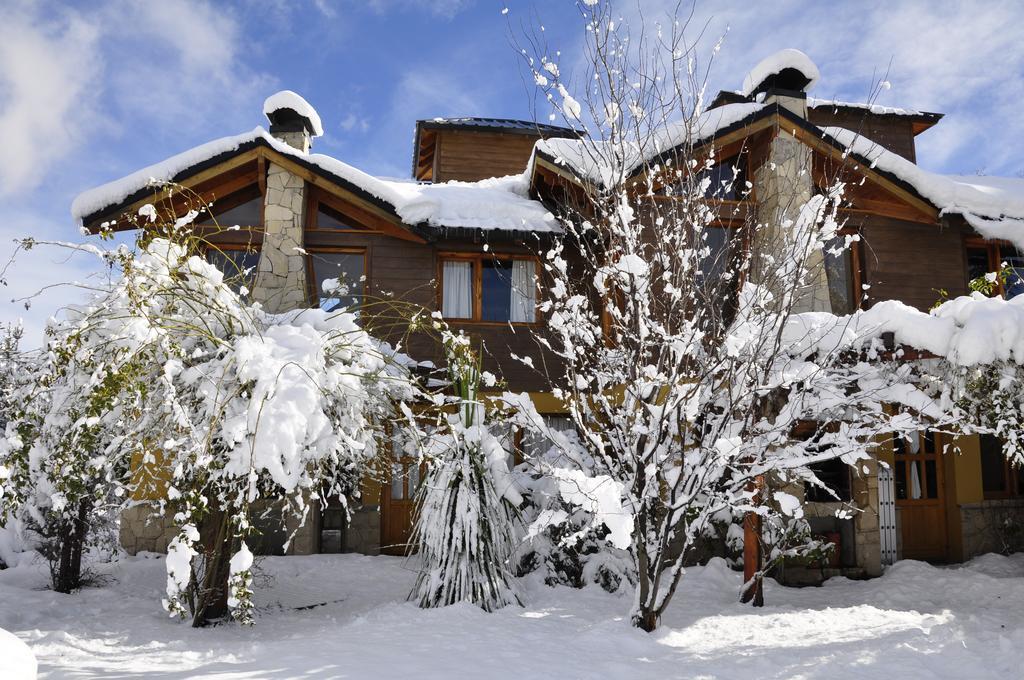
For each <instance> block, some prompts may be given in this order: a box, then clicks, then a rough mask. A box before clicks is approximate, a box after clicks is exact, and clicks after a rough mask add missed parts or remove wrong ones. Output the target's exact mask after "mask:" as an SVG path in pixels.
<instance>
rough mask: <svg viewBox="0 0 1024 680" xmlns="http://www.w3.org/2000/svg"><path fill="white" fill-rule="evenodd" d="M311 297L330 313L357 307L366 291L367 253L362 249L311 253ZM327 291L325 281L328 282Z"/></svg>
mask: <svg viewBox="0 0 1024 680" xmlns="http://www.w3.org/2000/svg"><path fill="white" fill-rule="evenodd" d="M308 271H309V281H310V284H311V287H312V290H311V291H310V299H311V300H313V301H314V302H315V304H316V305H317V306H318V307H319V308H320V309H323V310H325V311H328V312H334V311H337V310H341V309H354V308H356V307H358V306H359V303H360V301H361V300H362V298H363V295H364V292H365V290H366V253H365V252H364V251H362V250H359V251H356V250H345V251H342V250H339V251H314V252H310V254H309V269H308ZM328 282H329V285H328V286H327V290H324V283H328Z"/></svg>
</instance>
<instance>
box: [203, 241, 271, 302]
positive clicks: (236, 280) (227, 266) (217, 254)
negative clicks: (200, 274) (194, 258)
mask: <svg viewBox="0 0 1024 680" xmlns="http://www.w3.org/2000/svg"><path fill="white" fill-rule="evenodd" d="M206 261H207V262H209V263H210V264H212V265H213V266H215V267H216V268H217V269H219V270H220V271H221V272H222V273H223V274H224V280H225V281H227V283H228V285H230V286H231V288H232V289H233V290H234V291H235V292H237V293H241V292H243V291H242V289H243V288H245V289H246V291H252V287H253V284H254V283H255V282H256V268H257V267H258V266H259V263H260V253H259V251H258V250H254V249H252V248H243V247H239V246H228V245H222V246H219V247H217V248H208V249H207V251H206Z"/></svg>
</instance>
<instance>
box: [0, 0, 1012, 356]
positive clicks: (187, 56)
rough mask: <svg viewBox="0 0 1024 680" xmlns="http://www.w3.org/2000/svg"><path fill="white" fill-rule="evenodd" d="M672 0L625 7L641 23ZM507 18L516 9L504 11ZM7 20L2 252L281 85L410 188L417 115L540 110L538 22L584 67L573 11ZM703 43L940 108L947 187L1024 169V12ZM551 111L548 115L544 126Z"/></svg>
mask: <svg viewBox="0 0 1024 680" xmlns="http://www.w3.org/2000/svg"><path fill="white" fill-rule="evenodd" d="M675 4H676V3H675V1H674V0H639V1H638V0H631V1H630V2H623V3H618V6H617V8H616V9H617V11H620V12H621V14H622V16H623V18H624V19H625V20H627V21H630V22H633V23H634V24H635V23H636V22H637V21H639V15H640V14H643V15H644V17H645V18H646V20H647V21H648V22H653V21H654V20H656V19H661V18H663V17H664V16H665V12H666V11H667V10H671V9H672V8H673V7H674V6H675ZM505 7H508V9H509V13H508V14H507V15H502V13H501V10H502V9H503V8H505ZM3 15H4V17H3V18H4V21H3V23H2V24H0V139H2V140H3V142H2V144H0V218H2V220H0V251H2V252H0V257H3V259H4V261H6V259H7V255H8V254H9V253H10V252H11V250H12V247H11V245H10V242H11V240H12V239H13V238H15V237H18V236H25V235H34V236H38V237H42V238H53V239H66V240H75V239H77V238H79V237H78V234H77V231H76V225H75V224H74V223H73V222H72V220H71V218H70V215H69V208H70V204H71V201H72V200H73V198H74V197H75V195H77V194H78V193H79V192H80V191H82V190H84V189H87V188H90V187H92V186H95V185H97V184H101V183H103V182H106V181H109V180H112V179H115V178H117V177H120V176H122V175H124V174H127V173H129V172H131V171H133V170H136V169H138V168H140V167H142V166H145V165H148V164H150V163H153V162H156V161H159V160H161V159H163V158H165V157H167V156H169V155H172V154H174V153H177V152H179V151H182V150H185V149H187V148H190V147H192V146H195V145H197V144H200V143H203V142H205V141H208V140H210V139H213V138H216V137H220V136H224V135H229V134H236V133H239V132H242V131H247V130H250V129H252V128H253V127H255V126H256V125H265V120H264V119H263V116H262V113H261V104H262V101H263V99H264V98H265V97H267V96H268V95H270V94H272V93H273V92H275V91H277V90H280V89H285V88H288V89H292V90H295V91H297V92H299V93H300V94H302V95H303V96H305V97H306V98H307V99H308V100H309V101H310V102H311V103H312V104H313V105H314V106H315V107H316V108H317V110H318V111H319V113H320V116H321V118H322V119H323V122H324V128H325V131H326V134H325V135H324V137H323V138H321V139H319V140H317V142H316V146H315V149H316V150H317V151H320V152H322V153H328V154H331V155H333V156H336V157H338V158H341V159H342V160H344V161H346V162H349V163H351V164H353V165H356V166H357V167H360V168H362V169H364V170H367V171H369V172H372V173H375V174H382V175H388V176H398V177H406V176H408V173H409V166H410V154H411V150H412V135H413V126H414V122H415V120H416V119H417V118H423V117H431V116H439V115H441V116H446V115H484V116H499V117H529V116H530V115H531V108H532V106H531V104H532V95H531V92H530V91H529V90H528V89H527V87H526V86H525V85H524V84H523V79H522V74H521V70H520V65H519V60H518V58H517V55H516V53H515V50H514V49H513V48H512V46H511V45H510V42H509V33H510V30H511V32H513V33H515V32H516V31H517V26H518V25H519V23H520V22H524V21H525V22H530V21H538V20H539V21H540V22H541V23H542V24H543V25H544V27H545V31H544V33H545V36H546V38H547V40H548V44H549V45H550V46H551V48H552V50H555V49H559V50H561V52H562V55H561V57H560V62H561V64H562V68H563V71H565V69H566V67H569V68H571V67H572V64H573V62H574V61H576V60H577V59H578V54H579V45H580V41H581V40H582V34H583V31H582V23H581V21H580V19H579V14H578V11H577V10H576V8H575V5H574V3H573V2H572V0H546V1H544V0H534V1H533V2H526V1H519V0H434V1H432V2H431V1H418V0H359V1H354V0H339V1H334V2H332V1H331V0H317V1H313V0H309V1H303V2H284V1H283V0H278V1H276V2H275V1H273V0H262V1H260V0H237V1H236V2H216V3H214V2H205V1H204V0H162V1H161V2H152V3H131V2H127V0H93V1H83V2H49V1H46V0H39V1H37V2H32V1H27V0H7V2H5V3H4V10H3ZM705 24H706V25H707V27H708V28H707V30H706V31H705V36H706V38H705V45H706V48H707V49H710V47H711V45H712V43H713V42H714V39H717V37H718V36H719V35H722V34H725V35H726V39H725V42H724V45H723V48H722V51H721V53H720V55H719V57H718V58H717V60H716V62H715V66H714V67H713V70H712V78H711V87H710V90H711V92H712V93H713V92H715V91H717V90H718V89H722V88H725V89H735V88H737V87H738V86H739V85H740V82H741V80H742V77H743V74H744V73H745V72H746V71H747V70H748V69H749V68H750V67H751V66H752V65H753V64H754V63H755V62H757V61H758V60H759V59H760V58H761V57H763V56H765V55H767V54H769V53H770V52H773V51H775V50H777V49H780V48H782V47H797V48H799V49H802V50H804V51H805V52H807V53H808V54H809V55H810V56H811V58H812V59H814V61H815V62H816V63H817V64H818V66H819V67H820V70H821V72H822V80H821V83H820V84H819V85H818V87H817V88H816V90H815V91H814V92H813V94H814V95H816V96H819V97H826V98H832V97H836V98H842V99H847V100H863V99H864V98H865V97H866V96H867V94H868V92H869V90H870V88H871V85H872V83H873V82H874V81H875V80H877V79H878V78H879V77H881V75H882V74H883V73H885V72H886V71H888V76H887V78H888V80H889V81H890V82H891V83H892V88H891V89H889V90H886V91H885V92H883V93H882V95H881V97H880V98H879V103H882V104H888V105H893V106H904V107H912V108H918V109H922V110H928V111H940V112H943V113H946V114H947V116H946V119H945V120H943V121H942V122H941V123H940V124H939V125H938V126H937V127H936V128H934V129H933V130H930V131H928V132H926V133H925V134H924V135H922V136H921V137H920V138H919V139H918V160H919V162H920V163H921V165H923V166H924V167H927V168H929V169H932V170H939V171H944V172H950V173H952V172H957V173H962V174H971V173H975V172H984V173H986V174H1003V175H1016V174H1018V173H1021V172H1022V171H1024V156H1022V154H1021V145H1020V142H1019V140H1020V139H1022V138H1024V116H1022V115H1021V108H1022V103H1024V76H1022V74H1024V47H1022V45H1024V28H1022V27H1024V3H1021V2H999V1H993V2H984V3H982V2H976V3H971V2H966V1H963V2H945V1H942V0H905V1H902V2H901V1H899V0H893V1H890V2H870V1H858V2H796V1H794V0H776V1H775V2H772V3H767V2H750V1H749V0H697V5H696V9H695V15H694V19H693V21H692V25H693V26H695V27H696V26H704V25H705ZM541 114H542V115H545V114H546V111H544V110H542V111H541ZM90 269H91V263H90V262H88V261H87V260H86V259H84V258H81V257H78V258H75V259H72V260H70V261H69V260H66V259H64V258H59V257H56V256H55V255H54V254H53V253H50V254H46V253H33V254H30V255H29V256H28V257H25V258H21V259H19V261H18V262H16V263H15V265H14V266H13V267H12V268H11V269H10V270H9V271H8V275H7V280H8V283H9V284H10V285H9V286H8V287H7V288H6V289H4V290H3V291H0V320H10V319H13V318H17V317H24V318H25V323H26V326H27V327H28V333H29V336H30V338H36V339H37V338H38V337H39V329H40V328H41V327H42V324H43V323H44V322H45V319H46V317H47V316H48V315H49V314H51V313H53V312H54V311H56V309H57V308H58V307H59V306H60V305H61V304H63V303H64V302H67V301H68V299H67V298H68V296H69V295H70V293H69V292H67V291H64V292H61V291H59V290H58V291H51V292H50V293H48V294H46V295H45V296H44V297H43V298H41V299H40V300H38V301H37V302H35V303H34V304H33V307H32V309H30V310H27V311H26V310H25V309H24V308H23V307H22V306H21V305H19V304H12V303H9V302H8V300H9V299H11V298H13V297H20V296H23V295H26V294H29V293H31V292H33V291H34V290H35V289H37V288H40V287H43V286H46V285H48V284H51V283H54V282H57V281H66V280H71V279H80V278H82V277H84V276H86V274H87V273H88V271H89V270H90Z"/></svg>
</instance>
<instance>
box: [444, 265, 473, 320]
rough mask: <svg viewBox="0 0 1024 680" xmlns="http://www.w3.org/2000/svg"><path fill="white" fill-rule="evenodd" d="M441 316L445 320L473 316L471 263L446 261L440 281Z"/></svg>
mask: <svg viewBox="0 0 1024 680" xmlns="http://www.w3.org/2000/svg"><path fill="white" fill-rule="evenodd" d="M441 287H442V293H441V297H442V299H441V314H443V315H444V317H445V318H447V319H469V318H472V316H473V263H472V262H459V261H456V260H448V261H446V262H445V263H444V269H443V272H442V280H441Z"/></svg>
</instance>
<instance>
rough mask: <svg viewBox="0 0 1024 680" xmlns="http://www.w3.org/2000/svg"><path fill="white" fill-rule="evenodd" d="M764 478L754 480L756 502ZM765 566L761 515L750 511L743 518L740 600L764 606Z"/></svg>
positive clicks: (759, 495)
mask: <svg viewBox="0 0 1024 680" xmlns="http://www.w3.org/2000/svg"><path fill="white" fill-rule="evenodd" d="M763 487H764V479H763V478H762V477H758V478H757V481H756V482H754V488H755V490H756V492H755V494H754V499H753V500H754V503H755V504H757V503H758V502H759V501H760V498H761V490H762V488H763ZM763 568H764V548H763V546H762V544H761V516H760V515H758V514H757V513H755V512H748V513H747V515H746V517H744V518H743V584H744V585H743V594H742V595H741V596H740V602H742V603H744V604H746V603H747V602H751V603H753V605H754V606H755V607H763V606H764V584H763V579H762V575H761V570H762V569H763Z"/></svg>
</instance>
